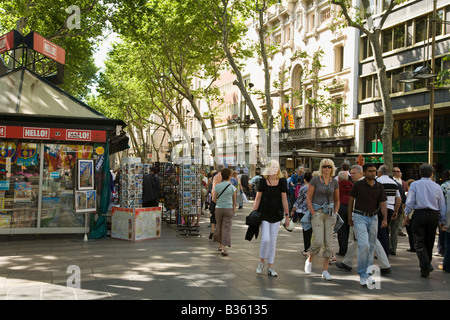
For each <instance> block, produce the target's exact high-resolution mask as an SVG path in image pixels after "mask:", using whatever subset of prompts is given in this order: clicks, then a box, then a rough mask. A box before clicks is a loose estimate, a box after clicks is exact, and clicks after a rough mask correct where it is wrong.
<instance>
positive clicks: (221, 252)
mask: <svg viewBox="0 0 450 320" xmlns="http://www.w3.org/2000/svg"><path fill="white" fill-rule="evenodd" d="M220 254H221V255H222V256H224V257H226V256H227V255H228V253H227V252H226V251H225V249H222V250H221V251H220Z"/></svg>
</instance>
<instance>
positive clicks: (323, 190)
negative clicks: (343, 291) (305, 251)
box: [305, 159, 339, 280]
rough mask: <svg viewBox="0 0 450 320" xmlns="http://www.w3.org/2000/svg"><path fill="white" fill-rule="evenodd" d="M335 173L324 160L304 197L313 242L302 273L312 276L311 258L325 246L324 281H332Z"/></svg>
mask: <svg viewBox="0 0 450 320" xmlns="http://www.w3.org/2000/svg"><path fill="white" fill-rule="evenodd" d="M335 170H336V169H335V167H334V162H333V161H332V160H331V159H323V160H322V161H321V162H320V167H319V176H318V177H314V178H312V179H311V182H310V183H309V187H308V193H307V195H306V203H307V205H308V209H309V212H310V213H311V226H312V229H313V234H314V239H313V243H312V244H311V247H310V248H309V256H308V258H307V259H306V261H305V272H306V273H311V269H312V261H313V257H314V256H316V255H318V254H319V252H320V250H321V248H322V247H324V252H323V258H324V259H323V265H322V278H324V279H325V280H332V278H331V276H330V273H329V272H328V265H329V260H330V258H332V257H333V251H332V249H331V241H332V239H333V229H334V225H335V224H336V217H337V212H338V210H339V184H338V182H337V181H336V179H333V176H334V173H335Z"/></svg>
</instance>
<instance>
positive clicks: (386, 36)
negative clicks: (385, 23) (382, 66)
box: [382, 28, 393, 52]
mask: <svg viewBox="0 0 450 320" xmlns="http://www.w3.org/2000/svg"><path fill="white" fill-rule="evenodd" d="M382 39H383V52H388V51H391V50H392V48H393V46H392V28H389V29H386V30H384V31H383V32H382Z"/></svg>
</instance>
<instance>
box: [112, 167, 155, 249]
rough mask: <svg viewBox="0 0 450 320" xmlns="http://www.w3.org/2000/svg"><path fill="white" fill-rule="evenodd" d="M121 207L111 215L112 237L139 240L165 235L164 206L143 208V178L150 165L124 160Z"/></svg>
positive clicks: (115, 208) (121, 177) (113, 210)
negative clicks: (163, 231) (162, 216)
mask: <svg viewBox="0 0 450 320" xmlns="http://www.w3.org/2000/svg"><path fill="white" fill-rule="evenodd" d="M120 169H121V175H120V185H121V188H120V195H119V198H120V200H119V203H120V206H119V207H113V208H112V213H111V238H115V239H122V240H129V241H139V240H146V239H154V238H159V237H160V236H161V207H151V208H143V207H142V194H143V176H144V174H149V173H150V165H149V164H143V163H140V159H138V158H127V159H124V161H123V163H122V164H121V166H120Z"/></svg>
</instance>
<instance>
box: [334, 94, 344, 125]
mask: <svg viewBox="0 0 450 320" xmlns="http://www.w3.org/2000/svg"><path fill="white" fill-rule="evenodd" d="M343 103H344V100H343V99H342V98H341V97H339V98H335V99H333V110H332V114H331V124H332V125H335V126H338V125H340V124H341V123H343V122H344V114H345V105H344V104H343Z"/></svg>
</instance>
